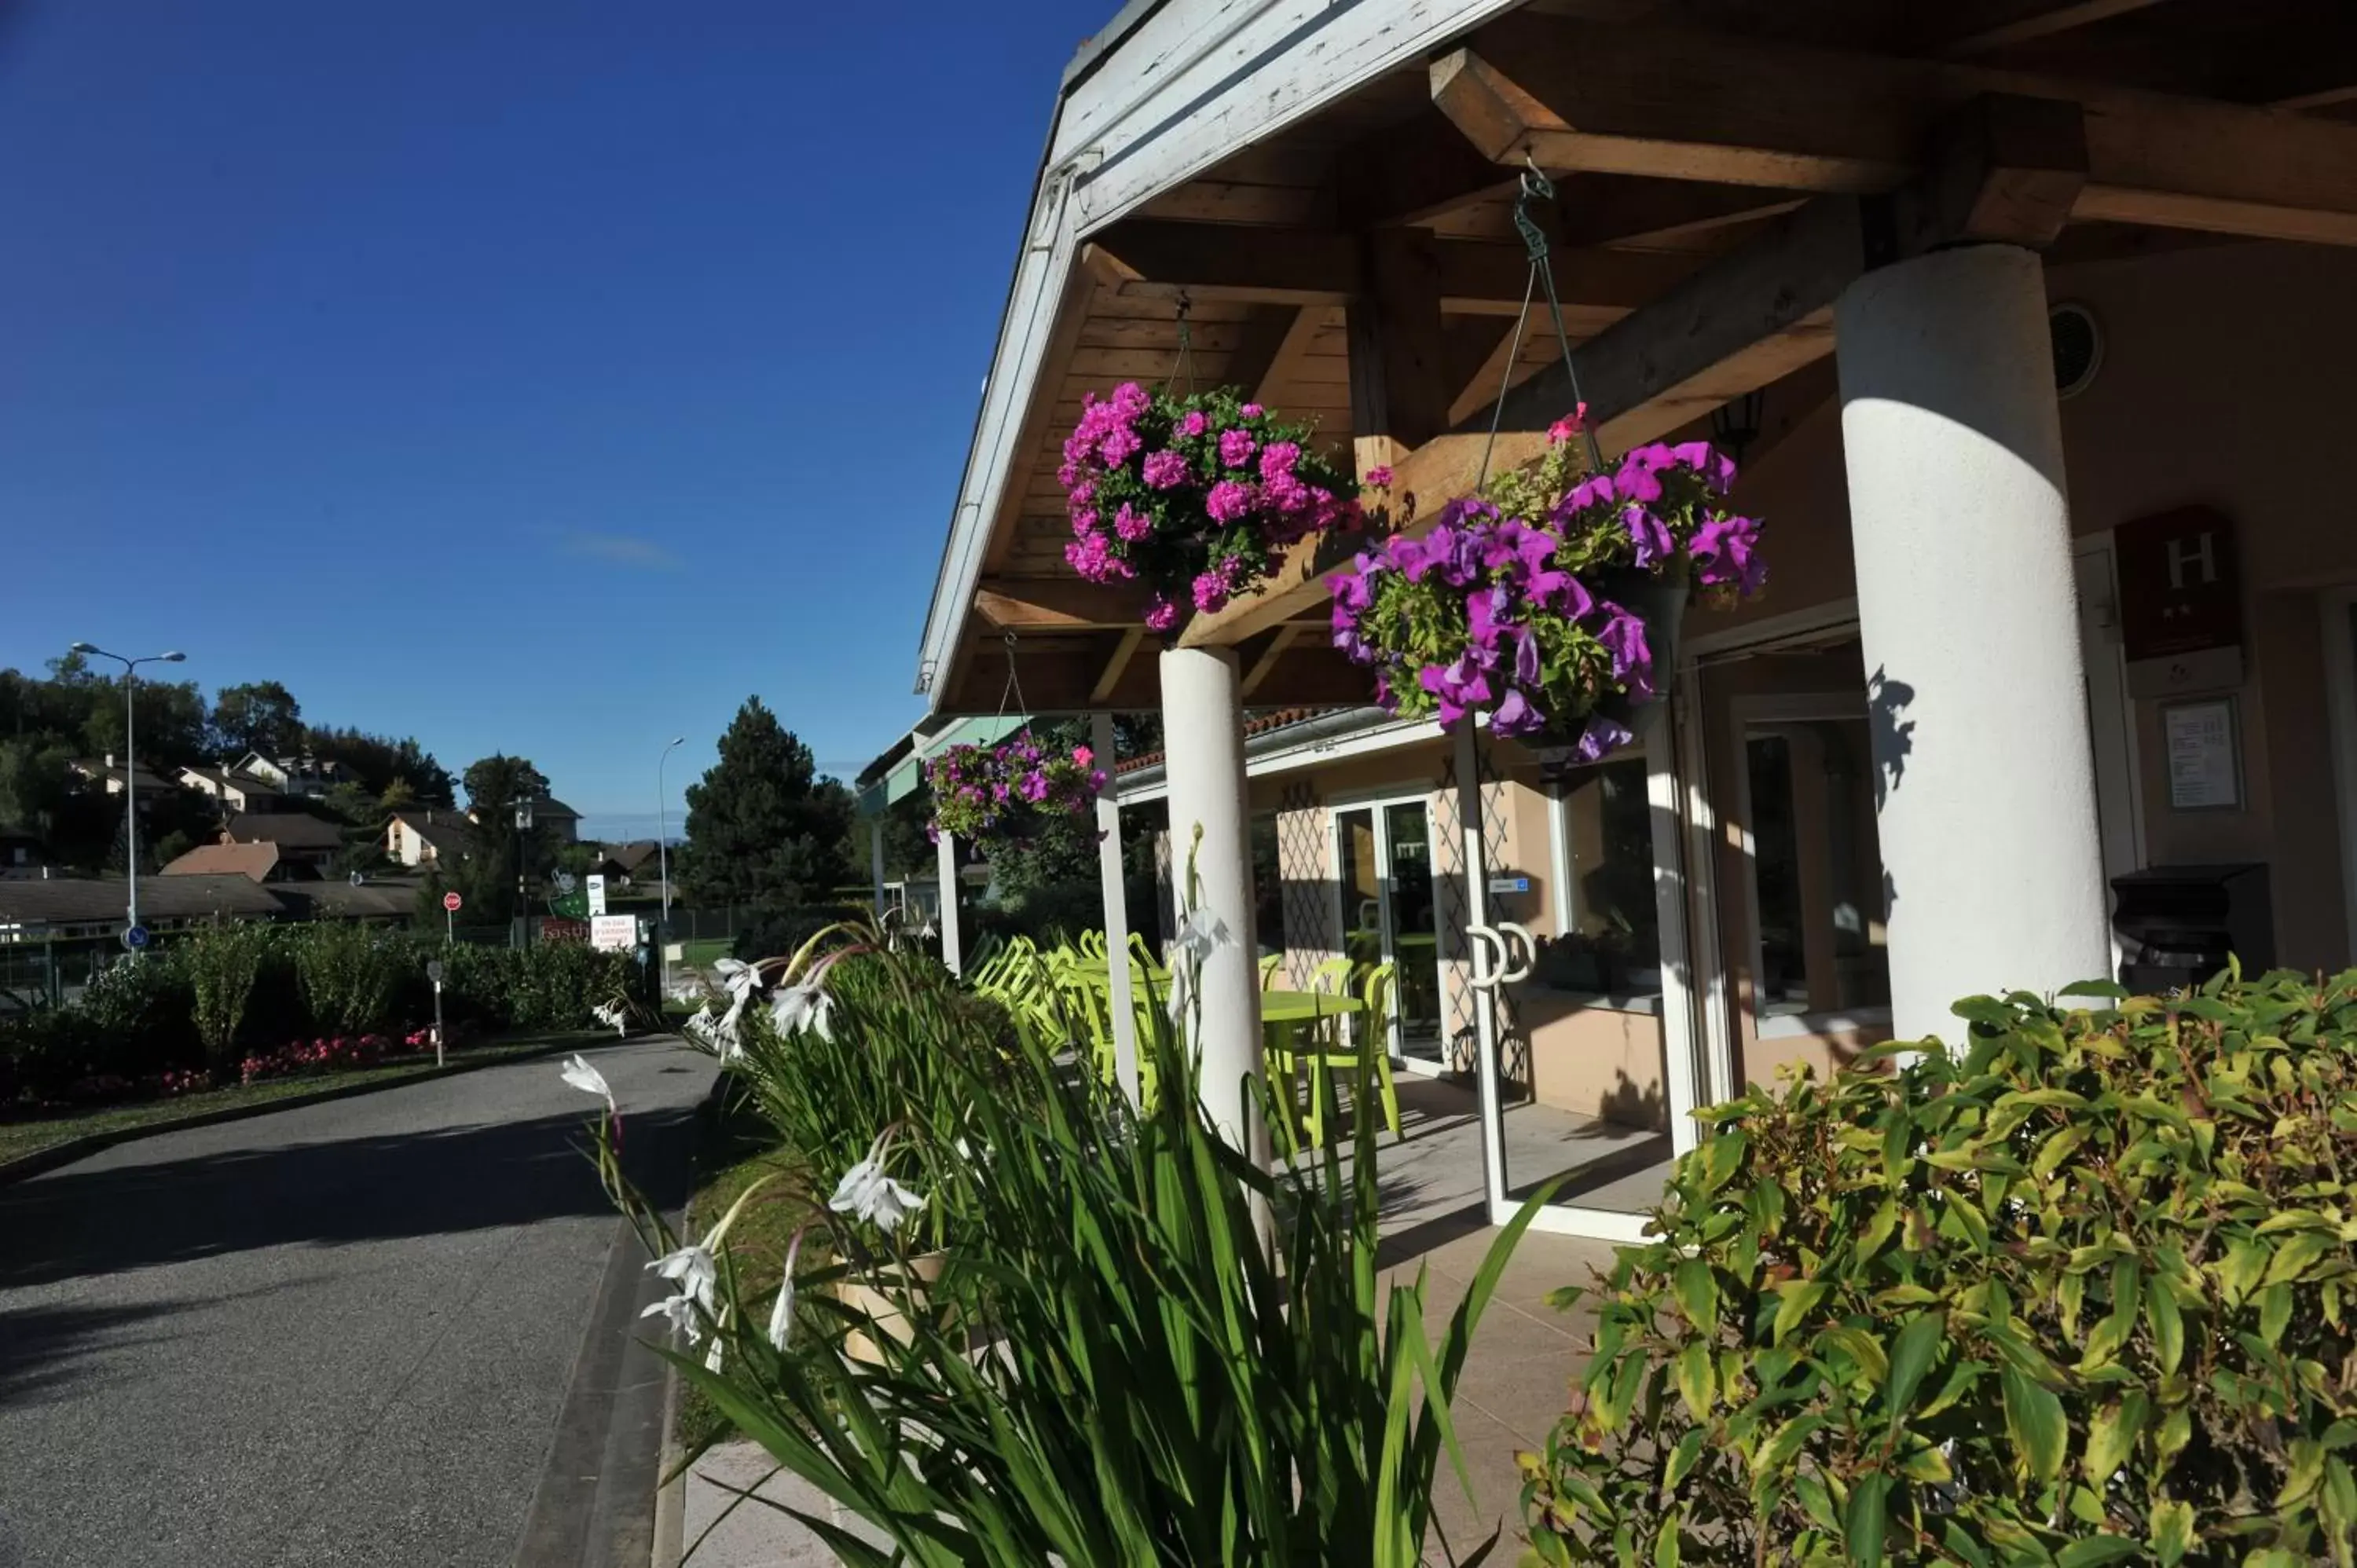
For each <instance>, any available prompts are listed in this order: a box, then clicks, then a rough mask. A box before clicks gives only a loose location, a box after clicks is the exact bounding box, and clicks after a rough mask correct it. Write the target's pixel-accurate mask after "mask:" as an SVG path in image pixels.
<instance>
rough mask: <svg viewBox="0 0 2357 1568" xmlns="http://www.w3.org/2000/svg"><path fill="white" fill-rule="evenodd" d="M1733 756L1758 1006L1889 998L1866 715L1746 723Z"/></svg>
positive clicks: (1841, 1004)
mask: <svg viewBox="0 0 2357 1568" xmlns="http://www.w3.org/2000/svg"><path fill="white" fill-rule="evenodd" d="M1744 761H1745V765H1746V771H1747V774H1748V776H1749V777H1748V782H1749V785H1750V789H1751V838H1752V862H1751V867H1752V887H1753V891H1754V893H1755V895H1756V898H1757V907H1758V908H1759V911H1760V933H1759V936H1760V945H1759V963H1758V972H1757V975H1756V978H1755V982H1754V988H1755V991H1756V993H1757V995H1758V1001H1759V1010H1760V1016H1761V1017H1763V1018H1768V1017H1775V1016H1778V1015H1789V1014H1798V1013H1829V1012H1842V1011H1846V1010H1849V1009H1852V1008H1861V1007H1881V1006H1888V1005H1889V1002H1890V963H1889V952H1888V950H1887V949H1886V947H1885V945H1884V928H1883V911H1882V847H1881V844H1880V843H1879V841H1878V839H1877V838H1876V836H1875V831H1874V786H1873V778H1872V774H1871V772H1870V771H1869V769H1870V768H1871V767H1872V759H1871V757H1869V755H1868V752H1867V730H1866V720H1865V719H1864V718H1863V717H1859V718H1854V719H1811V720H1803V721H1795V722H1780V723H1777V724H1774V725H1753V726H1751V727H1750V728H1749V730H1748V731H1747V733H1746V736H1745V744H1744Z"/></svg>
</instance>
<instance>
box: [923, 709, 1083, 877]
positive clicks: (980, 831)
mask: <svg viewBox="0 0 2357 1568" xmlns="http://www.w3.org/2000/svg"><path fill="white" fill-rule="evenodd" d="M1095 764H1096V754H1095V753H1094V752H1092V751H1091V750H1090V749H1089V748H1088V747H1087V746H1074V747H1072V749H1071V751H1069V752H1067V751H1063V750H1060V749H1053V748H1049V747H1047V746H1041V745H1040V744H1039V742H1038V741H1036V740H1033V739H1032V738H1031V736H1030V735H1029V733H1028V731H1022V730H1018V731H1017V732H1016V733H1015V734H1013V735H1011V736H1007V737H1006V739H1005V740H1002V741H999V742H997V743H996V745H992V746H948V747H946V748H944V749H943V750H942V751H941V752H940V753H939V754H938V755H936V756H934V757H932V758H931V759H930V760H928V761H927V762H926V764H925V782H926V783H927V784H929V785H931V787H932V791H933V820H932V822H931V825H930V827H929V828H928V830H927V831H928V832H930V833H931V835H932V836H933V837H934V838H935V839H938V838H939V837H940V836H941V835H942V833H953V834H955V835H956V836H957V837H959V838H961V839H963V840H966V841H967V842H968V843H974V844H976V845H979V846H981V847H983V848H985V850H986V849H987V848H988V846H989V845H990V844H992V843H1017V842H1021V841H1024V840H1028V839H1030V838H1033V837H1036V836H1037V835H1038V834H1039V832H1040V830H1041V829H1043V828H1044V827H1046V826H1047V825H1048V824H1049V822H1054V821H1056V820H1058V819H1060V818H1065V817H1075V816H1079V815H1082V813H1084V812H1086V811H1092V810H1093V809H1094V807H1095V804H1096V799H1097V796H1098V794H1099V793H1100V792H1101V791H1103V789H1104V785H1105V776H1104V770H1103V769H1102V768H1098V767H1097V766H1096V765H1095Z"/></svg>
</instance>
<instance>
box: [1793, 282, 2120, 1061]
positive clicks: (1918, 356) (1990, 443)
mask: <svg viewBox="0 0 2357 1568" xmlns="http://www.w3.org/2000/svg"><path fill="white" fill-rule="evenodd" d="M1834 322H1835V342H1836V344H1837V346H1838V348H1837V354H1838V360H1839V365H1840V371H1841V396H1842V446H1843V450H1844V453H1845V456H1846V463H1847V466H1848V470H1849V503H1850V531H1851V538H1852V541H1853V544H1854V548H1855V552H1856V555H1857V602H1858V620H1859V626H1860V632H1861V637H1862V640H1863V642H1864V651H1865V659H1866V671H1867V727H1868V731H1869V734H1870V736H1871V738H1872V746H1873V757H1874V765H1875V769H1876V779H1875V799H1876V824H1877V827H1878V832H1879V833H1880V837H1881V841H1882V864H1883V868H1884V891H1885V894H1886V896H1887V897H1888V900H1889V909H1888V912H1887V918H1888V920H1889V956H1890V988H1891V1006H1892V1015H1893V1017H1892V1022H1893V1026H1894V1027H1895V1029H1896V1030H1897V1033H1898V1034H1899V1036H1901V1037H1905V1038H1912V1037H1920V1036H1925V1035H1931V1034H1938V1035H1940V1036H1943V1038H1946V1039H1949V1040H1951V1041H1953V1040H1955V1039H1958V1038H1960V1037H1961V1036H1962V1033H1963V1028H1962V1025H1961V1022H1960V1020H1958V1019H1957V1018H1956V1017H1955V1016H1954V1015H1953V1014H1952V1013H1951V1012H1950V1011H1949V1008H1950V1005H1951V1004H1953V1002H1954V1001H1955V1000H1956V999H1957V998H1959V997H1963V996H1969V995H1972V994H1974V993H1981V992H1988V993H2000V994H2001V993H2004V992H2006V991H2008V990H2014V989H2024V990H2031V991H2039V992H2052V991H2059V990H2061V988H2062V987H2064V986H2066V985H2069V984H2071V983H2073V982H2076V981H2082V980H2092V979H2101V978H2103V977H2104V975H2105V974H2106V972H2108V970H2109V968H2110V963H2111V956H2110V945H2109V939H2108V904H2107V901H2106V898H2105V890H2104V871H2103V854H2102V848H2101V841H2100V839H2099V837H2098V835H2097V830H2096V821H2095V777H2094V757H2093V749H2092V746H2091V743H2090V741H2089V738H2088V733H2087V704H2086V674H2085V671H2084V669H2083V666H2082V664H2081V661H2080V654H2079V620H2078V613H2079V612H2078V600H2077V595H2076V592H2075V590H2074V588H2073V585H2072V556H2071V518H2070V509H2069V505H2068V502H2067V499H2066V489H2065V485H2064V481H2063V473H2062V433H2061V422H2060V418H2059V416H2058V413H2057V409H2056V403H2055V396H2054V371H2053V363H2052V355H2051V350H2050V346H2049V341H2048V337H2047V326H2046V287H2045V279H2044V276H2043V274H2042V272H2041V270H2040V263H2039V259H2038V257H2037V256H2035V255H2033V254H2032V253H2030V252H2028V251H2024V250H2020V249H2018V248H2016V247H2013V246H2008V245H1984V246H1976V247H1973V248H1969V249H1963V250H1955V251H1946V252H1939V253H1936V254H1933V255H1929V256H1924V257H1921V258H1919V259H1916V260H1913V261H1909V262H1904V263H1900V264H1899V265H1896V266H1892V267H1888V268H1885V269H1883V270H1881V271H1878V272H1874V273H1870V274H1867V275H1866V276H1865V277H1863V278H1861V279H1859V280H1858V281H1857V283H1855V284H1853V285H1850V287H1849V289H1848V290H1847V292H1846V293H1845V294H1844V295H1842V297H1841V299H1840V301H1839V303H1838V304H1837V305H1836V306H1835V315H1834Z"/></svg>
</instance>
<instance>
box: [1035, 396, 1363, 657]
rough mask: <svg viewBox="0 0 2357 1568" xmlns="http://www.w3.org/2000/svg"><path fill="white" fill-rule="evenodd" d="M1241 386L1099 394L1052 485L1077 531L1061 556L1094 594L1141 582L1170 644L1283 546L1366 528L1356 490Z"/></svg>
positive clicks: (1305, 436)
mask: <svg viewBox="0 0 2357 1568" xmlns="http://www.w3.org/2000/svg"><path fill="white" fill-rule="evenodd" d="M1310 435H1311V432H1310V429H1309V427H1308V425H1303V424H1286V423H1284V422H1283V421H1281V420H1279V419H1278V418H1277V417H1276V416H1275V414H1273V413H1269V412H1268V410H1266V409H1265V408H1263V407H1262V406H1261V405H1260V404H1259V403H1253V402H1250V401H1248V400H1247V399H1245V398H1244V397H1243V395H1242V394H1241V393H1239V392H1236V391H1235V390H1234V389H1232V388H1221V389H1219V390H1217V391H1213V392H1190V393H1189V394H1187V395H1186V396H1184V397H1176V396H1173V395H1171V394H1170V393H1169V392H1147V391H1146V389H1145V388H1143V387H1141V386H1139V385H1138V384H1137V383H1136V382H1135V381H1131V382H1127V383H1125V384H1124V385H1122V386H1120V387H1118V388H1116V389H1114V393H1113V395H1112V396H1111V397H1109V398H1104V399H1102V400H1101V399H1099V398H1098V397H1097V396H1096V395H1095V394H1094V393H1091V394H1090V395H1089V397H1088V398H1087V399H1086V400H1085V401H1084V403H1082V413H1081V419H1080V423H1079V424H1077V425H1075V426H1074V427H1073V430H1072V433H1071V435H1070V436H1069V437H1067V438H1066V440H1065V442H1064V461H1063V466H1062V467H1060V468H1059V469H1058V470H1057V478H1058V479H1059V480H1060V482H1061V483H1062V485H1063V487H1064V493H1065V498H1066V500H1067V503H1068V506H1069V510H1070V511H1071V520H1072V534H1073V539H1072V542H1071V543H1070V544H1068V545H1066V546H1065V547H1064V559H1065V560H1066V561H1067V562H1068V563H1070V564H1071V568H1072V570H1073V571H1075V572H1078V573H1079V574H1080V575H1082V576H1083V577H1085V578H1087V579H1088V580H1089V581H1091V582H1092V583H1111V582H1119V581H1127V580H1130V579H1135V580H1137V581H1138V582H1141V583H1143V584H1144V585H1146V588H1147V589H1148V591H1149V592H1150V594H1151V595H1152V597H1151V598H1150V600H1149V601H1148V605H1147V609H1146V627H1147V628H1148V629H1149V630H1152V631H1155V632H1158V633H1162V634H1164V635H1166V636H1167V635H1168V634H1169V633H1171V632H1173V631H1175V630H1176V629H1177V628H1178V627H1179V622H1180V620H1181V619H1182V618H1184V616H1185V615H1186V614H1187V607H1189V606H1192V607H1193V609H1194V610H1195V611H1196V612H1198V613H1200V614H1210V613H1211V612H1212V611H1214V610H1217V609H1219V608H1221V607H1222V606H1224V605H1225V604H1226V603H1227V602H1228V601H1229V600H1230V599H1231V598H1233V597H1234V596H1236V595H1238V594H1241V593H1243V592H1244V591H1246V590H1247V589H1249V588H1252V587H1254V586H1257V585H1259V584H1260V583H1262V582H1264V581H1265V580H1266V578H1267V576H1268V575H1269V573H1270V572H1271V571H1272V570H1273V569H1274V568H1275V564H1276V558H1277V553H1278V552H1280V551H1281V550H1282V549H1283V548H1284V547H1285V546H1286V545H1287V544H1289V543H1291V542H1294V541H1295V540H1297V539H1300V538H1303V537H1305V536H1306V535H1308V534H1310V533H1314V532H1320V531H1322V530H1327V529H1332V528H1338V527H1342V528H1350V527H1356V526H1358V525H1359V522H1360V512H1359V507H1358V489H1359V487H1358V484H1357V481H1356V480H1355V479H1353V478H1351V475H1350V474H1348V473H1346V472H1344V471H1343V470H1342V469H1340V468H1339V467H1336V466H1335V465H1334V464H1333V463H1332V462H1331V461H1329V459H1327V458H1325V457H1323V456H1319V455H1318V454H1317V453H1316V452H1314V451H1312V450H1311V449H1310V446H1309V441H1310Z"/></svg>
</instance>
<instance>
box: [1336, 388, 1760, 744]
mask: <svg viewBox="0 0 2357 1568" xmlns="http://www.w3.org/2000/svg"><path fill="white" fill-rule="evenodd" d="M1585 413H1586V410H1585V409H1584V408H1583V409H1582V410H1581V412H1580V413H1578V414H1575V415H1574V416H1573V417H1571V418H1569V419H1566V420H1563V421H1561V422H1559V423H1557V424H1555V427H1554V428H1553V429H1552V430H1550V431H1549V432H1548V436H1549V441H1548V446H1547V451H1546V454H1545V456H1544V457H1543V458H1542V459H1541V461H1540V462H1539V463H1538V464H1537V465H1536V466H1535V467H1534V468H1532V469H1530V470H1527V471H1517V472H1514V473H1510V474H1505V475H1501V476H1500V477H1499V478H1496V479H1494V480H1492V481H1491V483H1490V484H1489V485H1487V486H1486V487H1484V489H1483V491H1482V493H1481V494H1480V495H1479V496H1476V497H1469V498H1465V499H1458V500H1454V501H1451V502H1449V503H1448V506H1446V507H1444V508H1443V509H1441V511H1440V515H1439V517H1438V519H1437V521H1435V523H1434V525H1433V527H1432V529H1431V531H1430V532H1427V533H1425V534H1424V535H1422V536H1421V537H1415V538H1411V537H1408V536H1405V535H1394V536H1393V537H1392V538H1390V539H1388V540H1385V541H1384V542H1383V545H1382V547H1381V548H1380V549H1376V550H1372V551H1368V552H1364V553H1361V554H1360V555H1359V556H1358V557H1357V559H1356V561H1355V562H1354V563H1353V564H1352V566H1351V569H1350V570H1348V571H1346V572H1345V573H1344V574H1343V575H1342V576H1341V577H1340V579H1339V580H1338V581H1337V582H1336V584H1335V589H1334V609H1333V628H1334V645H1335V646H1336V647H1337V648H1339V649H1340V650H1342V651H1343V652H1344V653H1345V654H1346V655H1348V656H1349V657H1350V658H1351V659H1352V660H1355V661H1357V662H1358V663H1361V664H1366V665H1372V667H1373V668H1374V670H1375V697H1376V701H1377V702H1378V703H1381V704H1382V705H1383V708H1384V709H1385V710H1386V711H1387V712H1391V713H1396V714H1405V715H1407V716H1410V717H1421V716H1423V715H1426V714H1431V715H1434V716H1436V717H1437V718H1438V719H1439V720H1440V722H1442V723H1443V724H1449V723H1454V722H1455V721H1456V720H1457V719H1458V718H1459V717H1461V716H1463V715H1464V714H1467V713H1469V712H1476V711H1479V712H1486V713H1488V714H1490V715H1491V720H1490V722H1491V730H1492V731H1493V732H1494V733H1495V734H1498V735H1501V736H1535V735H1540V734H1545V735H1549V736H1557V737H1560V738H1561V739H1562V740H1563V741H1564V742H1565V743H1566V744H1568V745H1570V746H1572V747H1573V749H1574V751H1575V753H1576V755H1577V757H1578V759H1579V760H1581V761H1594V760H1596V759H1597V758H1598V757H1602V756H1603V755H1605V754H1606V753H1607V752H1609V751H1610V750H1612V749H1613V747H1615V746H1619V745H1620V744H1621V743H1622V742H1624V741H1626V740H1627V739H1629V737H1630V731H1629V728H1628V726H1627V725H1625V724H1623V723H1621V722H1620V716H1616V715H1615V714H1614V712H1613V711H1612V710H1613V709H1615V708H1616V707H1620V708H1625V706H1626V704H1628V703H1637V702H1642V701H1645V700H1646V699H1648V698H1650V697H1652V695H1654V682H1655V679H1656V671H1655V668H1654V655H1655V651H1656V647H1657V643H1658V642H1659V640H1660V639H1661V637H1662V635H1663V632H1664V630H1665V628H1664V627H1663V626H1659V625H1656V626H1653V627H1650V628H1649V626H1648V625H1647V615H1646V609H1647V607H1646V605H1645V604H1644V602H1643V601H1645V600H1648V599H1650V600H1656V601H1658V600H1660V599H1662V598H1663V597H1664V591H1666V595H1667V596H1668V597H1669V599H1670V604H1671V606H1672V608H1671V609H1669V610H1662V609H1656V610H1655V611H1654V613H1655V615H1656V616H1657V617H1659V616H1665V615H1666V614H1671V613H1674V606H1675V605H1676V604H1678V603H1681V602H1682V601H1683V599H1684V594H1685V592H1686V589H1687V585H1688V584H1689V583H1691V584H1693V585H1697V586H1699V587H1700V588H1701V589H1703V590H1704V592H1705V593H1706V594H1707V595H1709V596H1713V597H1717V598H1725V599H1731V598H1735V597H1739V596H1749V595H1751V594H1754V593H1757V592H1758V591H1759V590H1760V586H1761V585H1762V584H1763V583H1764V581H1765V579H1766V563H1765V561H1764V560H1763V559H1762V558H1761V556H1760V551H1759V539H1760V525H1759V523H1758V522H1757V521H1754V520H1752V519H1750V518H1748V517H1740V516H1737V515H1735V514H1733V513H1730V512H1728V511H1727V510H1725V509H1724V508H1723V507H1722V506H1721V505H1720V504H1719V502H1720V499H1721V498H1722V497H1724V496H1725V495H1726V493H1727V489H1728V487H1729V486H1730V485H1732V484H1733V483H1734V481H1735V465H1734V464H1733V463H1732V462H1731V461H1729V460H1728V459H1727V457H1726V456H1724V455H1723V454H1721V453H1719V452H1718V451H1717V450H1715V449H1714V448H1713V447H1711V446H1709V445H1708V444H1707V443H1706V442H1699V441H1696V442H1687V443H1684V444H1683V445H1680V446H1669V445H1666V444H1664V443H1661V442H1655V443H1653V444H1652V445H1651V446H1640V447H1638V448H1637V449H1635V450H1634V451H1632V452H1631V453H1629V454H1628V456H1625V457H1623V458H1622V459H1621V460H1620V466H1619V467H1617V468H1616V469H1614V470H1613V471H1612V472H1610V473H1595V474H1583V473H1582V469H1583V468H1584V467H1585V465H1584V463H1583V461H1582V460H1581V457H1580V449H1579V446H1577V444H1576V443H1575V442H1574V441H1573V440H1572V437H1573V436H1574V435H1577V434H1578V432H1579V428H1580V420H1581V418H1582V417H1583V416H1584V415H1585ZM1371 478H1372V477H1371ZM1648 578H1651V579H1654V580H1655V581H1654V582H1652V583H1650V584H1649V583H1648V582H1647V581H1646V579H1648ZM1632 601H1635V602H1632Z"/></svg>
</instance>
